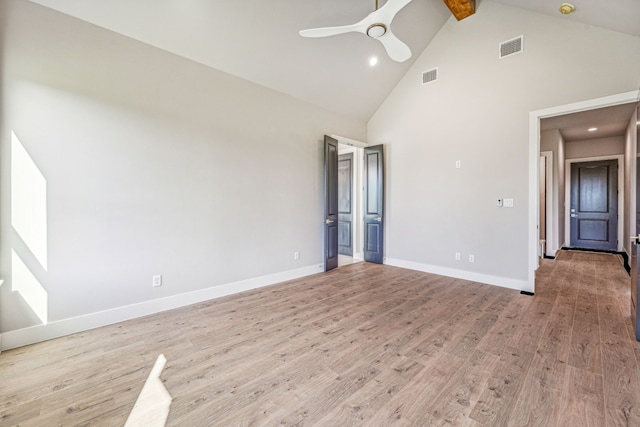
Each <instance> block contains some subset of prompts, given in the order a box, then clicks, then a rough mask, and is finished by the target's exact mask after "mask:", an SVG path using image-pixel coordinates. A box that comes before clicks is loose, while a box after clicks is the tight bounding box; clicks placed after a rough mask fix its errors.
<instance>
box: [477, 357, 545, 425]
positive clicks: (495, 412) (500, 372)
mask: <svg viewBox="0 0 640 427" xmlns="http://www.w3.org/2000/svg"><path fill="white" fill-rule="evenodd" d="M532 360H533V353H529V352H526V351H520V350H519V349H516V348H508V349H507V351H505V352H504V354H503V355H502V357H501V358H500V361H499V362H498V363H497V366H496V368H495V369H494V370H493V371H492V372H491V374H490V375H489V378H488V379H487V383H486V386H485V388H484V390H483V392H482V394H481V395H480V397H479V399H478V403H477V404H476V405H475V406H474V408H473V411H471V413H470V414H469V417H470V418H472V419H474V420H475V421H477V422H479V423H481V424H484V425H508V423H509V417H510V414H511V412H512V410H513V408H514V407H515V405H516V403H517V401H516V397H517V396H518V395H519V394H520V389H521V388H522V386H523V384H524V379H525V378H526V375H527V372H528V371H529V367H530V365H531V362H532Z"/></svg>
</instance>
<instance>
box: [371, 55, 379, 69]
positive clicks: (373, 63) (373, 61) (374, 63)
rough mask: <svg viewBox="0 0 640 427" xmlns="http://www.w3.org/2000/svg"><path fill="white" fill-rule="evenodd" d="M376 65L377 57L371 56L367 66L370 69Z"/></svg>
mask: <svg viewBox="0 0 640 427" xmlns="http://www.w3.org/2000/svg"><path fill="white" fill-rule="evenodd" d="M377 63H378V57H377V56H372V57H371V58H369V65H371V66H372V67H375V66H376V64H377Z"/></svg>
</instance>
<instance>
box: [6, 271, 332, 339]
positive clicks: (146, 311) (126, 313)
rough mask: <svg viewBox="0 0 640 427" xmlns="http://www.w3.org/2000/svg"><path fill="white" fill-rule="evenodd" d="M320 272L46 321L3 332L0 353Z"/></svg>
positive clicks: (286, 273) (265, 278) (292, 274)
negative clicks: (42, 323) (41, 323)
mask: <svg viewBox="0 0 640 427" xmlns="http://www.w3.org/2000/svg"><path fill="white" fill-rule="evenodd" d="M320 272H322V268H321V266H320V267H319V266H318V265H317V264H316V265H313V266H308V267H302V268H299V269H296V270H289V271H283V272H280V273H275V274H269V275H267V276H261V277H255V278H252V279H247V280H241V281H238V282H233V283H226V284H223V285H219V286H212V287H210V288H206V289H200V290H197V291H193V292H187V293H183V294H178V295H172V296H169V297H165V298H159V299H155V300H151V301H144V302H141V303H137V304H131V305H127V306H123V307H117V308H113V309H109V310H104V311H99V312H97V313H90V314H86V315H82V316H78V317H72V318H69V319H63V320H56V321H53V322H49V323H47V324H46V325H36V326H31V327H28V328H23V329H16V330H13V331H7V332H3V333H2V334H1V335H0V351H2V350H9V349H12V348H17V347H22V346H25V345H29V344H34V343H37V342H42V341H47V340H50V339H53V338H59V337H62V336H65V335H69V334H74V333H76V332H82V331H87V330H89V329H94V328H99V327H101V326H107V325H112V324H114V323H118V322H123V321H125V320H131V319H135V318H138V317H143V316H148V315H150V314H155V313H159V312H162V311H166V310H172V309H174V308H180V307H184V306H187V305H191V304H197V303H200V302H203V301H208V300H211V299H214V298H220V297H223V296H226V295H231V294H236V293H239V292H243V291H248V290H251V289H257V288H261V287H264V286H269V285H273V284H276V283H280V282H286V281H287V280H293V279H298V278H300V277H305V276H310V275H312V274H316V273H320Z"/></svg>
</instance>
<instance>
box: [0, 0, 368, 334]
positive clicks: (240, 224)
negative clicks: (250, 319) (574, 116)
mask: <svg viewBox="0 0 640 427" xmlns="http://www.w3.org/2000/svg"><path fill="white" fill-rule="evenodd" d="M0 8H1V10H0V15H1V16H2V17H3V21H4V22H5V24H4V28H3V33H4V36H3V44H4V51H3V63H4V64H3V65H4V67H3V76H2V77H3V79H2V82H3V85H2V95H3V96H2V100H3V105H2V112H3V116H2V129H1V136H0V143H1V145H0V150H1V155H2V163H1V176H0V179H1V187H0V189H1V200H2V211H1V212H0V215H1V216H0V227H1V233H0V234H1V241H0V243H1V245H2V246H1V249H2V253H1V256H0V277H1V278H3V279H5V284H4V285H3V286H2V287H1V288H0V332H8V331H16V330H24V329H23V328H28V327H31V326H34V325H37V324H40V321H39V320H38V318H37V317H36V316H35V314H34V313H33V312H32V310H31V309H30V308H29V306H28V305H27V303H26V302H25V301H24V299H23V298H22V297H21V296H20V295H18V294H17V293H16V292H13V291H12V288H14V286H13V284H12V283H11V282H12V281H11V277H12V271H11V252H12V250H13V251H15V252H16V253H17V254H18V256H19V257H20V258H21V259H22V260H23V261H24V263H25V264H26V266H27V268H28V269H29V270H30V271H31V273H33V275H34V276H35V278H36V279H37V280H38V281H39V282H40V284H41V285H42V287H43V288H44V289H45V290H46V292H47V294H48V306H49V307H48V308H49V314H48V321H49V322H50V325H49V326H47V327H52V328H53V327H55V325H56V322H58V323H60V322H64V321H65V319H71V318H74V317H76V316H87V315H89V316H90V315H91V314H92V313H101V312H103V311H109V310H114V309H117V308H119V307H126V306H129V305H131V304H143V303H145V302H149V301H157V300H158V299H159V298H163V297H172V296H176V295H180V294H184V293H187V292H192V291H193V292H196V291H202V290H203V289H210V288H211V287H221V286H223V285H226V284H229V283H235V282H238V281H243V280H248V279H253V278H260V277H264V276H268V277H276V276H277V275H278V274H279V273H283V272H293V274H297V275H301V274H309V273H310V272H315V271H319V269H318V264H321V263H322V254H321V252H322V206H323V205H322V197H323V196H322V193H323V187H322V163H323V159H322V152H323V151H322V139H323V135H324V134H325V133H326V134H331V133H337V134H340V135H345V136H348V137H351V138H354V139H359V140H366V124H365V123H363V122H360V121H355V120H353V119H349V118H345V117H341V116H339V115H336V114H333V113H330V112H328V111H325V110H322V109H319V108H316V107H314V106H311V105H309V104H306V103H303V102H301V101H298V100H296V99H293V98H291V97H288V96H285V95H282V94H279V93H276V92H273V91H271V90H268V89H265V88H263V87H260V86H257V85H255V84H252V83H249V82H246V81H243V80H240V79H238V78H235V77H233V76H230V75H227V74H224V73H221V72H217V71H215V70H212V69H210V68H207V67H204V66H202V65H199V64H197V63H194V62H191V61H188V60H185V59H182V58H180V57H177V56H175V55H172V54H169V53H167V52H164V51H161V50H159V49H156V48H152V47H149V46H147V45H145V44H142V43H139V42H136V41H133V40H131V39H128V38H125V37H122V36H119V35H117V34H115V33H112V32H109V31H106V30H103V29H101V28H98V27H96V26H93V25H90V24H88V23H84V22H82V21H79V20H76V19H73V18H70V17H68V16H65V15H62V14H59V13H56V12H54V11H51V10H49V9H46V8H43V7H41V6H37V5H35V4H32V3H30V2H26V1H14V0H10V1H3V2H2V5H1V6H0ZM0 34H2V33H0ZM11 131H13V132H15V134H16V136H17V137H18V138H19V140H20V141H21V143H22V144H23V146H24V148H25V149H26V151H27V152H28V154H29V155H30V156H31V158H32V160H33V162H34V163H35V165H37V167H38V168H39V170H40V172H41V173H42V175H43V176H44V177H45V179H46V184H47V196H46V197H47V209H48V211H47V219H48V221H47V226H48V230H47V237H48V239H47V241H48V266H47V267H46V269H45V267H44V266H43V265H42V264H41V263H39V262H38V260H37V259H35V258H34V256H33V254H32V253H31V251H30V250H29V248H28V247H27V245H26V244H25V243H24V242H23V241H22V239H21V238H20V237H19V236H18V235H17V233H16V232H15V230H13V228H12V225H11V215H10V200H11V194H10V182H9V177H10V165H11V163H10V155H11V150H10V135H11ZM294 251H299V252H300V259H299V260H298V261H295V260H294V257H293V252H294ZM154 274H162V275H163V286H162V287H159V288H152V286H151V283H152V282H151V277H152V275H154ZM274 275H275V276H274ZM277 277H283V276H277ZM251 283H254V282H251ZM256 283H257V282H256ZM245 285H246V283H245ZM247 286H248V285H247ZM225 289H226V292H227V291H234V290H238V289H241V288H234V287H233V286H230V287H227V288H225ZM212 294H215V292H213V293H212ZM191 300H193V299H191ZM167 306H171V304H168V305H167V304H165V305H164V307H167ZM149 307H150V306H147V309H149ZM149 310H151V311H153V310H152V309H149ZM147 311H148V310H147ZM127 313H128V314H127V316H129V317H131V316H135V315H136V314H141V313H142V311H140V312H137V311H136V309H135V308H133V309H131V310H129V311H128V312H127ZM142 314H143V313H142ZM106 317H108V318H109V319H110V320H109V321H113V320H118V319H119V317H118V315H116V316H111V317H109V316H106ZM81 319H84V318H81ZM83 321H84V320H82V321H78V322H76V323H82V322H83ZM105 321H106V320H105ZM98 323H99V322H98ZM103 323H104V322H103ZM86 324H87V325H89V324H91V322H90V321H88V320H87V321H86ZM93 324H94V325H95V322H94V323H93ZM71 329H73V328H71ZM38 330H39V332H37V334H40V335H38V336H39V337H41V338H43V339H44V338H47V337H49V335H51V334H48V333H46V331H45V332H42V328H40V329H38ZM61 330H65V331H67V332H68V331H69V328H67V329H65V328H62V329H61ZM56 333H57V332H56ZM34 334H36V332H34ZM7 336H8V335H7V334H4V337H3V345H5V346H10V345H11V344H9V343H8V342H7ZM21 339H22V342H24V341H25V340H26V341H29V339H30V338H29V337H26V338H25V337H21V338H19V339H17V340H18V341H20V340H21Z"/></svg>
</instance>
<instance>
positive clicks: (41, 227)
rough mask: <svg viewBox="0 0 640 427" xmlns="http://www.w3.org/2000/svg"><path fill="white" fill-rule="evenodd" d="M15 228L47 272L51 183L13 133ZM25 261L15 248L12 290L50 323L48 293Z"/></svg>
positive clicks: (12, 220)
mask: <svg viewBox="0 0 640 427" xmlns="http://www.w3.org/2000/svg"><path fill="white" fill-rule="evenodd" d="M11 225H12V226H13V229H14V230H15V232H16V234H17V238H20V239H21V240H22V242H23V243H24V246H25V247H26V248H27V249H28V250H29V251H30V252H31V254H32V255H33V258H35V260H36V261H37V262H39V263H40V265H41V267H42V268H43V269H44V270H45V271H46V270H47V262H48V261H47V180H46V179H45V178H44V175H42V173H41V172H40V170H39V169H38V167H37V165H36V164H35V162H34V161H33V159H32V158H31V156H29V153H27V150H26V149H25V148H24V146H23V145H22V143H21V142H20V140H18V137H17V136H16V134H15V133H14V132H11ZM23 259H24V258H23V257H21V256H20V255H19V254H18V253H17V252H16V250H14V249H13V248H12V249H11V289H12V290H13V291H15V292H18V293H19V294H20V295H21V296H22V298H23V299H24V301H25V302H26V303H27V304H28V305H29V307H30V308H31V310H33V312H34V313H35V314H36V316H38V318H39V319H40V320H41V321H42V323H44V324H46V323H47V319H48V315H49V309H48V306H49V304H48V294H47V291H46V290H45V289H44V287H43V286H42V285H41V284H40V282H39V281H38V279H37V278H36V276H35V275H34V274H33V271H32V269H31V268H30V267H29V266H28V265H27V263H25V262H24V261H23ZM26 259H29V258H26ZM33 264H35V262H33ZM34 266H35V265H34ZM34 266H32V267H34Z"/></svg>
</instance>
